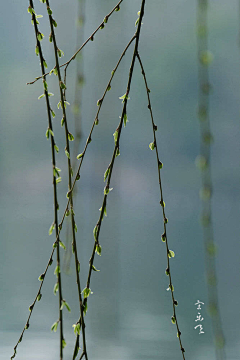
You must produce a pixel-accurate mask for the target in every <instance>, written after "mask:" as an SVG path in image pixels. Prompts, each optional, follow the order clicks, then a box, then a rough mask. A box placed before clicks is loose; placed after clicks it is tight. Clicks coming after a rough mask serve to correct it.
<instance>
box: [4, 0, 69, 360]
mask: <svg viewBox="0 0 240 360" xmlns="http://www.w3.org/2000/svg"><path fill="white" fill-rule="evenodd" d="M28 12H29V13H30V14H31V15H32V23H33V25H34V30H35V35H36V49H35V52H36V55H37V56H39V58H40V65H41V70H42V74H43V76H42V78H43V87H44V93H43V94H42V95H41V96H39V99H40V98H41V97H44V96H45V98H46V106H47V115H48V129H47V132H46V137H47V138H49V136H50V138H51V150H52V166H53V191H54V222H53V224H52V225H51V227H50V230H49V235H50V234H51V233H52V231H53V229H54V228H55V232H56V241H55V243H54V247H56V248H57V266H56V269H55V274H56V276H57V285H58V289H59V319H58V321H57V322H56V323H55V324H56V325H55V328H57V325H58V323H60V358H61V359H62V348H63V346H64V342H65V340H64V337H63V322H62V310H61V305H62V300H63V299H62V285H61V273H60V249H59V242H60V241H59V230H58V213H57V212H58V208H59V205H58V201H57V183H58V182H59V181H58V179H59V177H58V176H59V171H60V169H58V168H57V167H56V160H55V151H56V152H58V147H57V145H56V143H55V140H54V133H53V127H52V119H51V115H52V113H53V110H52V109H51V106H50V101H49V96H50V95H52V94H51V93H49V92H48V85H47V81H46V77H45V76H44V72H45V69H44V68H45V67H47V63H46V61H45V59H44V57H43V52H42V47H41V43H40V41H41V40H42V39H43V37H44V35H43V34H42V33H41V32H40V31H39V30H38V24H39V22H38V20H37V18H40V17H42V16H41V15H36V13H35V11H34V6H33V1H32V0H29V7H28ZM57 177H58V178H57ZM53 253H54V249H53V250H52V253H51V256H50V259H49V261H48V264H47V267H46V269H45V271H44V273H42V274H41V275H40V276H39V280H40V281H41V285H40V287H39V290H38V293H37V295H36V297H35V300H34V302H33V303H32V305H30V307H29V310H30V314H29V316H28V319H27V323H26V325H25V328H24V329H23V331H22V333H21V335H20V338H19V340H18V342H17V344H16V345H15V347H14V355H13V356H12V357H11V359H13V358H14V357H15V354H16V349H17V346H18V344H19V343H20V342H21V341H22V337H23V334H24V332H25V330H26V329H28V328H29V320H30V317H31V314H32V311H33V308H34V306H35V303H36V301H37V300H38V301H39V300H40V299H41V297H42V294H41V288H42V285H43V281H44V278H45V275H46V272H47V270H48V267H49V266H50V265H51V264H52V262H53V259H52V256H53Z"/></svg>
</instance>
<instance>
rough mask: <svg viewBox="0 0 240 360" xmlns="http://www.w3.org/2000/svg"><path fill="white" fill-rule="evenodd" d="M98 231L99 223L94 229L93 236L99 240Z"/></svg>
mask: <svg viewBox="0 0 240 360" xmlns="http://www.w3.org/2000/svg"><path fill="white" fill-rule="evenodd" d="M97 233H98V225H96V226H95V228H94V229H93V236H94V239H95V241H97Z"/></svg>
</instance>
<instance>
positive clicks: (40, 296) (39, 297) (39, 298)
mask: <svg viewBox="0 0 240 360" xmlns="http://www.w3.org/2000/svg"><path fill="white" fill-rule="evenodd" d="M41 298H42V294H41V293H40V294H38V296H37V301H40V300H41Z"/></svg>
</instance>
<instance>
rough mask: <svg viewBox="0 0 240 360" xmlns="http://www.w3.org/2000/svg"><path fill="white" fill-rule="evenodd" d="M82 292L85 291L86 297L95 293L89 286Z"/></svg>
mask: <svg viewBox="0 0 240 360" xmlns="http://www.w3.org/2000/svg"><path fill="white" fill-rule="evenodd" d="M82 293H83V296H84V299H86V298H88V297H89V295H90V294H93V292H92V291H91V289H89V288H87V287H86V288H85V289H83V291H82Z"/></svg>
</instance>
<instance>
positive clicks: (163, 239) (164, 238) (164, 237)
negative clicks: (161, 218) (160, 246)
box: [162, 233, 166, 242]
mask: <svg viewBox="0 0 240 360" xmlns="http://www.w3.org/2000/svg"><path fill="white" fill-rule="evenodd" d="M162 241H163V242H165V241H166V233H163V234H162Z"/></svg>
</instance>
